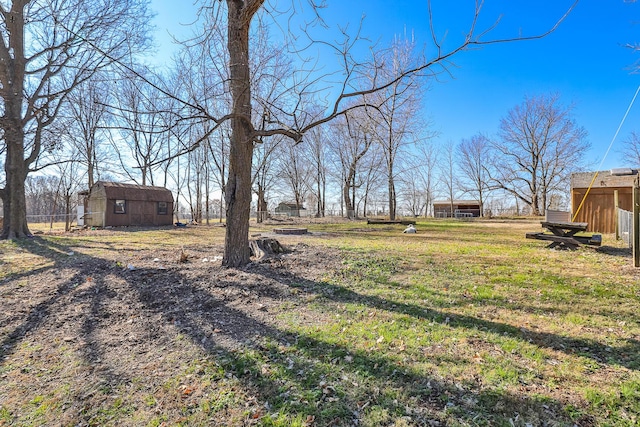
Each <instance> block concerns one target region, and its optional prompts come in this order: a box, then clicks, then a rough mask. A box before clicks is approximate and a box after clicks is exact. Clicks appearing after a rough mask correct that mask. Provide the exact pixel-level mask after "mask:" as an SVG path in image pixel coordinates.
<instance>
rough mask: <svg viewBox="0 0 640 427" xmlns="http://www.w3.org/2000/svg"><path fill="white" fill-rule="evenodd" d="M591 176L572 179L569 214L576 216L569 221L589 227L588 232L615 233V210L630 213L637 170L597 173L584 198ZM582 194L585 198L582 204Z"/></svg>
mask: <svg viewBox="0 0 640 427" xmlns="http://www.w3.org/2000/svg"><path fill="white" fill-rule="evenodd" d="M594 174H595V172H581V173H574V174H572V175H571V212H572V213H573V215H575V212H576V211H577V212H578V214H577V216H576V217H575V218H572V219H573V221H574V222H586V223H588V224H589V227H588V231H592V232H597V233H615V231H616V221H617V208H620V209H624V210H627V211H631V210H633V204H632V197H633V186H634V185H635V184H634V183H635V181H636V180H637V179H638V170H637V169H629V168H621V169H612V170H610V171H601V172H598V175H597V176H596V178H595V180H594V181H593V184H592V185H591V189H590V190H589V192H588V194H587V189H588V188H589V185H590V184H591V181H592V180H593V176H594ZM585 194H587V196H586V198H585V200H584V203H582V199H583V198H584V197H585ZM581 203H582V207H581V208H580V210H579V211H578V207H579V206H580V204H581Z"/></svg>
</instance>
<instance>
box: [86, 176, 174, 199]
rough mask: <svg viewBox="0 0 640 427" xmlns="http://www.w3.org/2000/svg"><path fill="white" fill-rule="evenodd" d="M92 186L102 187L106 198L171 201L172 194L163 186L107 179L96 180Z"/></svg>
mask: <svg viewBox="0 0 640 427" xmlns="http://www.w3.org/2000/svg"><path fill="white" fill-rule="evenodd" d="M94 187H98V188H100V187H102V188H104V193H105V196H106V197H107V199H125V200H143V201H153V202H173V194H172V193H171V191H170V190H169V189H167V188H165V187H155V186H150V185H137V184H124V183H121V182H107V181H98V182H96V183H95V184H94ZM92 193H93V189H92Z"/></svg>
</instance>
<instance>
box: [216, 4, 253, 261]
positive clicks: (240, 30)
mask: <svg viewBox="0 0 640 427" xmlns="http://www.w3.org/2000/svg"><path fill="white" fill-rule="evenodd" d="M262 2H263V1H262V0H246V1H241V0H227V6H228V34H227V35H228V41H227V48H228V50H229V77H230V82H229V84H230V86H231V96H232V99H233V106H232V115H233V118H232V119H231V141H230V147H229V148H230V150H229V176H228V179H227V185H226V190H225V201H226V211H227V228H226V236H225V244H224V258H223V259H222V264H223V265H224V266H226V267H239V266H241V265H245V264H248V263H249V262H250V256H251V253H250V250H249V215H250V211H251V162H252V160H253V139H252V137H253V129H252V126H251V79H250V74H249V26H250V24H251V18H252V17H253V15H254V14H255V12H256V11H257V10H258V9H259V7H260V5H261V4H262Z"/></svg>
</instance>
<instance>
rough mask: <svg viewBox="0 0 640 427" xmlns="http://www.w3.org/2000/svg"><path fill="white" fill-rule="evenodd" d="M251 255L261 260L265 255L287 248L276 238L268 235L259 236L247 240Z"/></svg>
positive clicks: (284, 250)
mask: <svg viewBox="0 0 640 427" xmlns="http://www.w3.org/2000/svg"><path fill="white" fill-rule="evenodd" d="M249 248H251V255H252V256H254V257H256V259H258V260H261V259H263V258H265V257H270V256H274V255H277V254H283V253H286V252H287V250H286V249H285V248H284V246H282V245H281V244H280V242H278V241H277V240H276V239H272V238H270V237H260V238H259V239H256V240H251V241H250V242H249Z"/></svg>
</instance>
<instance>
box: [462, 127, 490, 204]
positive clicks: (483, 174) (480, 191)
mask: <svg viewBox="0 0 640 427" xmlns="http://www.w3.org/2000/svg"><path fill="white" fill-rule="evenodd" d="M491 159H492V157H491V143H490V142H489V139H488V138H487V137H486V136H484V135H474V136H472V137H471V138H470V139H463V140H462V141H461V142H460V144H458V166H459V169H460V184H461V187H462V191H464V192H466V193H469V194H472V195H473V196H474V197H477V199H478V202H479V203H480V216H484V213H483V206H484V202H485V200H486V198H487V194H488V193H489V191H490V179H491V174H490V171H489V168H490V165H491Z"/></svg>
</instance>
